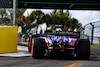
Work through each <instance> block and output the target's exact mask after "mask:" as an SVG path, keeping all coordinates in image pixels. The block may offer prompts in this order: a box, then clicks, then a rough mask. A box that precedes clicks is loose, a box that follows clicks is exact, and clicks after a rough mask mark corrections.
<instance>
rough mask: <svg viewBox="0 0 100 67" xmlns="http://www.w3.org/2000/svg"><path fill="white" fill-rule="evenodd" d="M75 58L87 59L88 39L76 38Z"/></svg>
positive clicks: (88, 52) (88, 53) (88, 51)
mask: <svg viewBox="0 0 100 67" xmlns="http://www.w3.org/2000/svg"><path fill="white" fill-rule="evenodd" d="M76 57H77V59H89V57H90V41H89V40H88V39H80V40H78V43H77V47H76Z"/></svg>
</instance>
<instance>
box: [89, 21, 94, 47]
mask: <svg viewBox="0 0 100 67" xmlns="http://www.w3.org/2000/svg"><path fill="white" fill-rule="evenodd" d="M90 24H91V26H92V38H91V45H93V35H94V25H93V24H92V23H90Z"/></svg>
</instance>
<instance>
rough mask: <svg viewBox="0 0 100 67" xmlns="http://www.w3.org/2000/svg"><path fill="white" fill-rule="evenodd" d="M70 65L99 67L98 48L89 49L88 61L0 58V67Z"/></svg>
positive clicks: (99, 50) (57, 66) (99, 55)
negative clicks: (78, 64) (79, 64)
mask: <svg viewBox="0 0 100 67" xmlns="http://www.w3.org/2000/svg"><path fill="white" fill-rule="evenodd" d="M70 63H81V64H82V65H81V66H80V67H100V48H92V49H91V57H90V59H89V60H76V59H49V58H45V59H33V58H32V57H21V58H10V57H0V67H63V66H65V65H67V64H70ZM69 67H70V66H69ZM74 67H77V66H74Z"/></svg>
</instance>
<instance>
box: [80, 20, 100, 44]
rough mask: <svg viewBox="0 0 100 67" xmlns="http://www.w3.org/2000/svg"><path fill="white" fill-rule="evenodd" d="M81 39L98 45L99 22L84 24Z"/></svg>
mask: <svg viewBox="0 0 100 67" xmlns="http://www.w3.org/2000/svg"><path fill="white" fill-rule="evenodd" d="M81 37H82V38H84V39H89V40H90V42H91V44H100V21H96V22H91V23H89V24H86V25H85V26H84V30H83V31H82V32H81Z"/></svg>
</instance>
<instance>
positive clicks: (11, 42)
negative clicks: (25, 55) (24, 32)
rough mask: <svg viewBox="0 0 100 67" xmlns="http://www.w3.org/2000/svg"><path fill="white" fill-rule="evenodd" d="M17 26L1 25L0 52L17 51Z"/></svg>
mask: <svg viewBox="0 0 100 67" xmlns="http://www.w3.org/2000/svg"><path fill="white" fill-rule="evenodd" d="M17 30H18V27H17V26H9V27H8V26H7V27H0V53H11V52H17Z"/></svg>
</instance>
